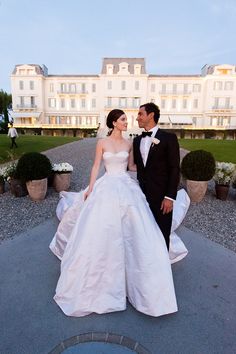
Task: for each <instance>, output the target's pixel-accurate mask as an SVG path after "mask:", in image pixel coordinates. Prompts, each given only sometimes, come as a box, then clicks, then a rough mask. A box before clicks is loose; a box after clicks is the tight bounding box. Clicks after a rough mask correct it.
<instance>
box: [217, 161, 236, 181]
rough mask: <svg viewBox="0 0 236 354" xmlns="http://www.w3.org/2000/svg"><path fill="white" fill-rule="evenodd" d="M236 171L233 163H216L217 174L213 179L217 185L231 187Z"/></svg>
mask: <svg viewBox="0 0 236 354" xmlns="http://www.w3.org/2000/svg"><path fill="white" fill-rule="evenodd" d="M235 171H236V165H234V164H233V163H231V162H216V172H215V175H214V177H213V179H214V180H215V182H216V183H217V184H225V185H229V184H230V182H231V180H232V178H233V174H234V173H235Z"/></svg>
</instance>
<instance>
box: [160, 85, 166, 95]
mask: <svg viewBox="0 0 236 354" xmlns="http://www.w3.org/2000/svg"><path fill="white" fill-rule="evenodd" d="M161 91H162V93H166V84H162V86H161Z"/></svg>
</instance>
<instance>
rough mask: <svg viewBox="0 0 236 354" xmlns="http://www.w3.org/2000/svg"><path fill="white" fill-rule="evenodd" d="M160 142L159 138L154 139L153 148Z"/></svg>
mask: <svg viewBox="0 0 236 354" xmlns="http://www.w3.org/2000/svg"><path fill="white" fill-rule="evenodd" d="M159 142H160V140H159V139H157V138H152V146H154V145H157V144H159Z"/></svg>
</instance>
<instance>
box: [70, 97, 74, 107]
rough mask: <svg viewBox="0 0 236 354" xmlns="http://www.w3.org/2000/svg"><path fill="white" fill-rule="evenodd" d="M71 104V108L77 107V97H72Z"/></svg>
mask: <svg viewBox="0 0 236 354" xmlns="http://www.w3.org/2000/svg"><path fill="white" fill-rule="evenodd" d="M70 106H71V108H75V99H74V98H71V100H70Z"/></svg>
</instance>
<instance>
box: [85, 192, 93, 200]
mask: <svg viewBox="0 0 236 354" xmlns="http://www.w3.org/2000/svg"><path fill="white" fill-rule="evenodd" d="M91 192H92V191H90V190H87V192H85V193H84V201H85V200H86V199H87V198H88V196H89V194H90V193H91Z"/></svg>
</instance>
